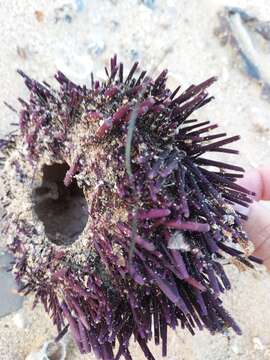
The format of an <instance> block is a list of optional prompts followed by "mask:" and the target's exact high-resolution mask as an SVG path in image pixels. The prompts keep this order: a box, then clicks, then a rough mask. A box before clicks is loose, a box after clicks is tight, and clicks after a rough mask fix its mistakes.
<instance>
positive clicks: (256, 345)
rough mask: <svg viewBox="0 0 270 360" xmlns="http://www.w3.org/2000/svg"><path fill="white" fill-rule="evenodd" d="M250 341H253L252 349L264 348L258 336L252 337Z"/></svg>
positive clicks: (260, 349)
mask: <svg viewBox="0 0 270 360" xmlns="http://www.w3.org/2000/svg"><path fill="white" fill-rule="evenodd" d="M252 342H253V348H254V350H259V351H262V350H264V348H265V346H264V345H263V343H262V341H261V339H260V338H259V337H254V338H253V339H252Z"/></svg>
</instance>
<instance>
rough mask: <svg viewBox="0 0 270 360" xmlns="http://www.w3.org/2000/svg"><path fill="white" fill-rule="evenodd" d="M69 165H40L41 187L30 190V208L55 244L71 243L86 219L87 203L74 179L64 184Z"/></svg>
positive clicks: (77, 235) (79, 232) (75, 238)
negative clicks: (31, 194) (41, 173)
mask: <svg viewBox="0 0 270 360" xmlns="http://www.w3.org/2000/svg"><path fill="white" fill-rule="evenodd" d="M68 170H69V166H68V165H67V164H66V163H64V164H53V165H45V166H44V167H43V182H42V186H41V187H39V188H36V189H35V190H34V194H33V198H34V210H35V212H36V214H37V216H38V218H39V219H40V220H41V221H42V222H43V224H44V227H45V234H46V236H47V237H48V238H49V239H50V240H51V241H52V242H53V243H54V244H56V245H71V244H72V243H73V242H74V241H75V240H77V239H78V237H79V236H80V234H81V233H82V231H83V229H84V227H85V225H86V223H87V218H88V211H87V202H86V200H85V197H84V194H83V191H82V190H81V189H80V188H79V187H78V185H77V182H76V180H73V182H72V183H71V184H70V185H69V186H68V187H66V186H65V185H64V182H63V181H64V178H65V175H66V172H67V171H68Z"/></svg>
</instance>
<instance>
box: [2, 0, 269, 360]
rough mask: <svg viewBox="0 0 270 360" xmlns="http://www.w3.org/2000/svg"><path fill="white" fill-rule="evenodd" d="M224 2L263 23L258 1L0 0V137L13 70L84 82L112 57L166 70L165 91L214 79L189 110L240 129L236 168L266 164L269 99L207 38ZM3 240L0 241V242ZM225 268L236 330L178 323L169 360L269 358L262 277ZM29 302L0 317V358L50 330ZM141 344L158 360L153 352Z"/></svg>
mask: <svg viewBox="0 0 270 360" xmlns="http://www.w3.org/2000/svg"><path fill="white" fill-rule="evenodd" d="M224 6H238V7H241V8H242V9H245V10H246V11H249V12H251V13H252V14H254V15H255V16H257V17H258V18H259V19H261V20H263V21H267V20H270V1H268V0H257V1H256V2H254V1H253V0H156V1H154V0H152V1H151V0H145V1H143V0H111V1H109V0H63V1H52V0H35V1H33V0H22V1H18V0H1V1H0V24H1V31H0V39H1V41H0V44H1V48H0V54H1V57H0V79H1V86H0V114H1V117H0V133H1V135H3V134H6V133H7V132H8V131H10V130H11V129H12V127H11V126H10V123H11V122H14V121H16V115H15V114H14V113H12V112H11V111H10V110H9V109H8V108H7V107H5V106H4V105H3V101H7V102H8V103H9V104H11V105H12V106H14V107H15V108H18V103H17V100H16V99H17V98H18V97H24V96H26V90H25V88H24V85H23V82H22V79H21V78H20V77H19V76H18V75H17V74H16V69H17V68H20V69H23V70H24V71H25V72H26V73H27V74H28V75H30V76H31V77H34V78H37V79H38V80H43V79H46V81H47V82H49V83H54V80H53V74H54V72H55V71H56V70H57V69H60V70H62V71H63V72H64V73H65V74H66V75H67V76H69V77H70V78H71V79H72V80H74V81H77V82H80V83H86V84H89V80H90V77H89V75H90V72H91V71H93V72H94V73H96V74H97V76H98V77H100V78H103V77H104V71H103V68H104V63H107V62H108V60H109V58H110V56H111V55H113V54H114V53H117V54H118V57H119V58H120V59H121V60H122V61H124V63H125V64H127V65H126V66H127V67H128V66H129V65H130V64H131V63H132V62H134V61H136V60H139V61H140V63H141V65H142V67H145V68H146V69H151V68H153V66H154V65H156V64H158V70H161V69H163V68H169V83H170V85H171V86H172V87H175V86H176V85H178V83H181V84H182V85H183V88H185V87H187V86H189V85H190V84H191V83H198V82H200V81H203V80H205V79H206V78H208V77H210V76H212V75H217V76H218V78H219V81H218V82H217V83H216V84H215V85H214V86H212V88H211V89H210V92H211V94H213V95H214V96H215V100H214V101H213V102H211V103H210V104H209V105H207V107H205V108H203V109H201V110H200V111H198V112H197V116H198V117H200V118H201V119H205V120H208V119H209V120H211V121H213V122H217V123H218V124H219V125H220V127H221V129H222V130H225V131H226V132H227V133H228V135H234V134H240V135H241V141H239V143H238V149H239V150H240V151H241V156H240V157H239V158H238V160H237V161H238V163H240V164H242V165H244V166H245V167H246V168H250V167H255V166H258V165H267V164H268V165H269V155H270V103H269V102H267V101H265V100H264V99H262V97H261V89H260V86H259V84H258V83H256V82H254V81H253V80H251V79H250V78H249V77H247V76H246V75H245V74H244V73H243V72H242V71H241V69H240V68H239V63H238V61H236V58H235V56H234V55H235V54H234V52H233V51H231V49H230V47H229V46H221V44H220V41H219V40H218V39H217V37H216V36H215V35H214V29H215V28H216V27H217V26H218V24H219V21H218V16H217V13H218V11H220V10H222V9H223V8H224ZM269 51H270V48H269ZM269 54H270V53H269ZM269 59H270V56H269ZM233 161H234V162H235V161H236V160H233ZM4 245H5V240H4V239H0V247H4ZM227 271H228V273H229V275H230V278H231V279H232V283H233V288H232V291H230V293H229V294H226V295H225V296H224V303H225V306H226V308H227V309H228V310H229V311H230V313H231V314H232V315H233V316H234V317H235V319H236V320H237V322H238V323H239V324H240V325H241V328H242V330H243V335H242V336H236V335H235V334H233V333H232V332H230V331H229V332H228V334H227V335H226V336H225V335H216V336H210V335H209V334H208V333H207V332H202V333H199V334H197V335H196V336H195V337H192V336H191V335H190V334H188V333H187V332H185V331H182V330H180V329H179V330H178V331H177V333H173V332H171V333H170V336H169V346H168V348H169V354H168V359H169V360H180V359H181V360H184V359H185V360H203V359H212V360H222V359H224V360H225V359H226V360H227V359H233V360H234V359H245V360H247V359H254V360H255V359H256V360H260V359H270V331H269V324H270V275H269V274H266V273H265V272H264V270H263V269H260V270H258V271H249V272H240V271H239V270H238V269H236V268H234V267H232V266H228V270H227ZM0 302H1V284H0ZM31 303H32V299H31V297H29V298H28V299H27V300H25V301H24V304H23V307H22V308H21V309H20V310H19V311H17V312H16V313H12V314H10V315H8V316H5V317H3V318H1V319H0V359H1V360H2V359H3V360H15V359H16V360H23V359H25V358H26V357H27V355H28V354H29V353H31V351H33V350H35V349H37V348H38V347H39V346H41V345H42V344H43V343H44V341H45V340H49V339H50V338H52V337H53V336H55V335H56V331H55V329H54V328H53V327H52V325H51V323H50V320H49V318H48V316H47V315H46V314H45V313H44V312H43V309H42V307H41V306H38V307H37V308H36V310H35V311H32V310H31ZM151 349H153V353H154V354H155V355H156V358H157V359H161V355H160V350H159V349H158V348H155V347H154V346H151ZM132 354H133V355H134V360H139V359H143V355H142V353H141V351H140V350H139V349H138V347H137V346H136V344H134V345H132ZM66 359H68V360H73V359H78V360H80V359H89V360H91V359H94V356H93V355H92V356H91V355H84V356H82V355H80V354H79V353H78V352H77V350H76V349H75V348H74V346H73V343H72V341H71V340H70V341H68V354H67V357H66ZM55 360H56V359H55Z"/></svg>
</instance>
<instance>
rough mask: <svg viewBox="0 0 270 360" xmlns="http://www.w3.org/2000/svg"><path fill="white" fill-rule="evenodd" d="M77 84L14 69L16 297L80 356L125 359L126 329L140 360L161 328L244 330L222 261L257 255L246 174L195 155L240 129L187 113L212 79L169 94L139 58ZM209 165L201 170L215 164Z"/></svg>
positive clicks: (6, 146)
mask: <svg viewBox="0 0 270 360" xmlns="http://www.w3.org/2000/svg"><path fill="white" fill-rule="evenodd" d="M105 70H106V74H107V79H106V81H104V82H99V81H95V80H94V78H93V76H92V86H91V88H90V89H89V88H87V87H86V86H79V85H76V84H74V83H73V82H71V81H70V80H68V79H67V78H66V77H65V76H64V75H63V74H62V73H61V72H58V73H57V74H56V80H57V81H58V82H59V84H60V90H54V89H52V88H51V86H50V85H48V84H47V83H46V82H44V83H39V82H37V81H35V80H33V79H31V78H29V77H28V76H27V75H26V74H24V73H23V72H21V71H20V72H19V73H20V74H21V75H22V77H23V78H24V81H25V84H26V86H27V87H28V89H29V92H30V96H29V99H28V101H25V100H22V99H19V101H20V105H21V110H20V115H19V131H18V133H17V134H15V135H14V134H12V135H11V136H10V137H9V138H7V139H5V140H2V142H1V144H0V145H1V151H2V153H3V159H2V160H3V161H4V168H3V182H4V191H5V194H4V201H5V204H6V205H5V215H4V221H5V224H6V226H5V235H6V236H7V237H8V239H9V245H8V246H9V249H10V250H11V251H12V252H13V254H14V256H15V264H14V268H13V272H14V274H15V276H16V279H17V280H20V281H21V282H22V283H23V286H22V288H21V291H22V292H23V293H25V294H28V293H34V294H35V302H38V301H41V302H42V303H43V305H44V308H45V310H46V311H47V312H48V313H49V314H50V316H51V318H52V320H53V323H54V324H55V325H56V327H57V330H58V333H59V334H58V337H57V339H60V338H61V336H63V334H64V333H65V332H66V331H67V330H68V329H69V330H70V332H71V333H72V335H73V337H74V340H75V342H76V343H77V345H78V347H79V349H80V351H81V352H82V353H87V352H90V351H91V350H93V351H94V353H95V354H96V357H97V358H100V359H103V360H109V359H115V360H116V359H119V358H120V357H121V356H123V357H124V358H125V359H128V360H129V359H131V358H132V357H131V354H130V352H129V342H130V338H131V337H132V336H134V338H135V339H136V341H137V342H138V343H139V345H140V347H141V348H142V350H143V352H144V354H145V357H146V358H147V359H154V357H153V355H152V354H151V352H150V350H149V348H148V345H147V343H148V342H149V341H150V340H151V339H152V338H154V340H155V343H156V344H159V343H160V342H161V343H162V354H163V355H164V356H166V354H167V329H168V327H170V328H173V329H176V328H177V326H181V327H182V328H187V329H188V330H189V331H190V332H191V333H192V334H195V331H196V329H203V328H206V329H208V330H209V331H210V332H211V333H216V332H223V331H224V330H225V329H227V328H229V327H231V328H233V329H234V330H235V331H236V333H238V334H240V333H241V330H240V328H239V327H238V325H237V324H236V322H235V321H234V320H233V318H232V317H231V316H230V315H229V314H228V313H227V312H226V310H225V309H224V308H223V306H222V302H221V300H220V294H221V293H223V292H225V290H229V289H230V281H229V279H228V277H227V276H226V274H225V271H224V269H223V263H224V260H226V261H230V259H237V260H238V261H240V262H242V263H243V264H244V265H245V266H250V267H252V266H253V265H252V262H259V260H258V259H256V258H254V257H252V256H251V255H250V254H251V247H250V245H249V241H248V239H247V236H246V234H245V232H244V231H243V229H242V225H241V220H242V219H245V216H244V215H243V214H241V212H238V211H236V210H234V207H233V205H234V204H235V203H236V204H240V205H241V206H248V204H249V203H250V202H251V200H250V195H251V193H250V192H249V191H248V190H246V189H245V188H243V187H241V186H240V185H238V184H237V183H236V180H237V178H239V177H242V173H243V171H244V170H243V169H242V168H241V167H239V166H236V165H234V164H227V163H223V162H220V161H218V160H210V159H208V158H207V157H205V155H204V154H205V153H207V152H211V153H213V152H218V153H220V152H222V153H225V154H226V153H229V154H235V153H237V151H236V150H234V149H231V148H228V147H227V146H226V145H228V144H230V143H232V142H234V141H236V140H238V138H239V137H238V136H233V137H226V134H224V133H213V132H212V130H213V129H215V128H216V127H217V125H215V124H211V123H210V122H209V121H204V122H200V121H199V120H197V119H194V118H190V115H191V114H192V113H193V112H194V111H195V110H197V109H198V108H200V107H202V106H204V105H206V104H207V103H208V102H209V101H210V100H211V99H212V97H209V96H208V93H207V91H206V90H207V88H208V87H209V86H210V85H211V84H212V83H213V82H214V81H215V80H216V79H215V78H210V79H208V80H206V81H204V82H203V83H201V84H199V85H191V86H190V87H189V88H188V89H186V90H185V91H184V92H182V93H181V94H179V89H180V87H178V88H177V89H176V90H175V91H173V92H172V91H170V90H169V89H168V88H167V87H166V77H167V71H166V70H165V71H163V72H161V74H160V75H159V76H158V77H157V78H155V79H153V78H151V77H150V76H147V75H146V71H142V72H140V73H139V74H138V75H137V73H138V63H135V64H134V66H133V67H132V68H131V70H130V72H129V73H128V75H127V76H126V77H125V76H124V68H123V64H122V63H120V64H118V63H117V58H116V56H115V57H113V58H112V59H111V63H110V69H107V68H106V69H105ZM213 168H214V170H211V169H213Z"/></svg>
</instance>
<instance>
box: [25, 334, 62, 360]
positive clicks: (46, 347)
mask: <svg viewBox="0 0 270 360" xmlns="http://www.w3.org/2000/svg"><path fill="white" fill-rule="evenodd" d="M66 347H67V342H66V341H65V340H64V339H63V340H61V341H59V342H58V343H56V342H54V341H45V343H44V344H43V346H42V348H41V349H39V350H35V351H32V352H31V353H30V354H28V355H27V357H26V358H25V360H65V359H66V355H67V351H66Z"/></svg>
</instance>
